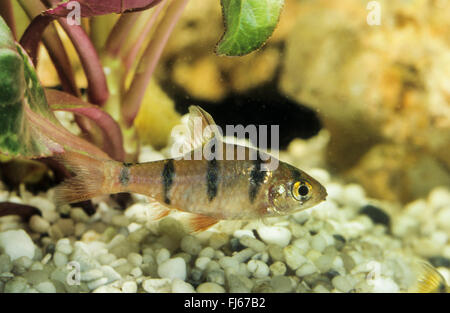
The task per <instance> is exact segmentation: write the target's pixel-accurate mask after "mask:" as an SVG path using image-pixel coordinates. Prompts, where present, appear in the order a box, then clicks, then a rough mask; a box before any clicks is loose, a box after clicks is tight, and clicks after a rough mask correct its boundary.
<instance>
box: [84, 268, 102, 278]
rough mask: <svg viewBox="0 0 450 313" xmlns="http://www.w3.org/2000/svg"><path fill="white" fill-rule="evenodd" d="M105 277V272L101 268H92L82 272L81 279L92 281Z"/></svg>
mask: <svg viewBox="0 0 450 313" xmlns="http://www.w3.org/2000/svg"><path fill="white" fill-rule="evenodd" d="M101 277H103V272H102V271H101V270H99V269H92V270H89V271H86V272H82V273H81V281H91V280H96V279H99V278H101Z"/></svg>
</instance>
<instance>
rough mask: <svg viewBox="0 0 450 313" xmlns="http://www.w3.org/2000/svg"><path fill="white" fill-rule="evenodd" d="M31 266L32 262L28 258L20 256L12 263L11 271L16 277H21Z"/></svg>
mask: <svg viewBox="0 0 450 313" xmlns="http://www.w3.org/2000/svg"><path fill="white" fill-rule="evenodd" d="M31 264H33V260H31V259H30V258H29V257H26V256H22V257H20V258H18V259H15V260H14V261H13V270H12V271H13V273H14V274H16V275H21V274H23V273H25V272H26V271H27V270H28V269H29V268H30V266H31Z"/></svg>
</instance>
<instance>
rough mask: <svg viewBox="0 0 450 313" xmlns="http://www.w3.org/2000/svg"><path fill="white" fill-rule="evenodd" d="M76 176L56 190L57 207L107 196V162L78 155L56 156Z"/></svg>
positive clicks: (70, 153) (68, 153) (64, 154)
mask: <svg viewBox="0 0 450 313" xmlns="http://www.w3.org/2000/svg"><path fill="white" fill-rule="evenodd" d="M55 159H56V160H57V161H59V162H61V163H62V164H64V165H65V166H66V167H67V168H68V169H69V170H70V171H71V172H72V173H73V174H74V175H75V176H73V177H71V178H68V179H66V180H65V181H64V182H63V183H61V184H60V185H59V186H57V187H56V189H55V202H56V204H57V205H62V204H67V203H73V202H80V201H84V200H89V199H91V198H94V197H96V196H100V195H102V194H105V193H106V192H104V188H103V185H104V182H105V163H106V162H105V161H102V160H98V159H95V158H93V157H90V156H87V155H84V154H80V153H76V152H69V151H67V152H65V153H63V154H59V155H57V156H55Z"/></svg>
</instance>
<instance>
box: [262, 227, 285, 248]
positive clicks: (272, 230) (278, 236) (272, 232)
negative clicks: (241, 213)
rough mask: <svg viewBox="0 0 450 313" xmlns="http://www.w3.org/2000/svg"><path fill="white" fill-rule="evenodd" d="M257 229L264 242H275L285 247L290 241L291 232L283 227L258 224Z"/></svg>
mask: <svg viewBox="0 0 450 313" xmlns="http://www.w3.org/2000/svg"><path fill="white" fill-rule="evenodd" d="M257 231H258V234H259V236H260V237H261V239H262V240H263V241H264V242H265V243H266V244H276V245H279V246H281V247H285V246H287V245H288V244H289V242H290V241H291V236H292V235H291V232H290V231H289V230H288V229H287V228H285V227H280V226H260V227H258V229H257Z"/></svg>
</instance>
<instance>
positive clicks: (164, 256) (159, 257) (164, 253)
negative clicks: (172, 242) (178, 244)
mask: <svg viewBox="0 0 450 313" xmlns="http://www.w3.org/2000/svg"><path fill="white" fill-rule="evenodd" d="M169 258H170V251H169V250H167V249H166V248H162V249H159V251H158V253H157V254H156V263H157V264H161V263H163V262H165V261H167V260H168V259H169Z"/></svg>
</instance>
